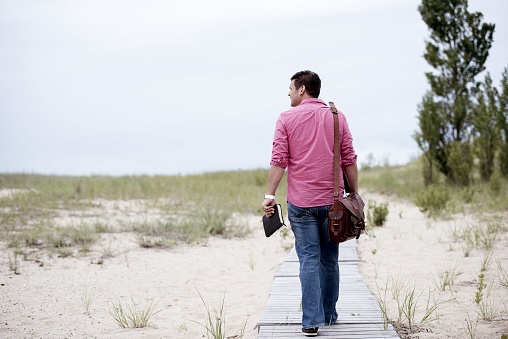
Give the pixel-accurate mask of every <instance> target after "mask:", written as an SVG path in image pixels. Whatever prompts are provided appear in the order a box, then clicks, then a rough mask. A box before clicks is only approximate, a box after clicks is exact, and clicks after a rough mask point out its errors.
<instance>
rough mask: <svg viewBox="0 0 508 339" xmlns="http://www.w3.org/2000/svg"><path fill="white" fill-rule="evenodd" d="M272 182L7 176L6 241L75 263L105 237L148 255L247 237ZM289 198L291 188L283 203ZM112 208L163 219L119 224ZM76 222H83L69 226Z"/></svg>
mask: <svg viewBox="0 0 508 339" xmlns="http://www.w3.org/2000/svg"><path fill="white" fill-rule="evenodd" d="M267 179H268V169H257V170H250V171H228V172H215V173H204V174H196V175H186V176H183V175H173V176H146V175H139V176H121V177H114V176H99V175H92V176H57V175H40V174H27V173H24V174H15V173H6V174H0V190H2V191H3V192H4V193H5V192H7V193H6V194H2V195H0V211H1V212H2V213H0V241H3V242H5V243H6V244H7V246H8V247H11V248H12V247H16V246H17V247H19V246H22V247H23V246H24V247H37V248H44V249H47V250H48V252H49V253H56V254H58V255H59V256H68V255H73V254H75V253H86V252H88V251H90V248H91V246H92V245H93V244H95V243H96V242H97V240H99V239H100V235H101V234H102V233H113V232H133V233H134V234H135V238H136V240H137V242H138V245H139V246H140V247H144V248H150V247H171V246H174V245H176V244H178V243H180V242H186V243H194V242H200V241H206V239H207V238H208V237H210V236H221V237H226V238H228V237H243V236H245V235H247V234H248V233H249V229H248V225H247V222H246V220H245V217H244V216H245V215H252V214H255V215H261V214H262V211H261V206H260V205H261V202H262V197H263V195H264V193H265V192H266V186H267ZM285 192H286V189H285V181H284V183H282V184H281V189H280V190H279V194H278V195H277V199H278V200H280V201H283V200H284V199H285ZM127 202H132V203H130V205H128V203H127ZM126 204H127V205H128V206H127V207H125V205H126ZM106 205H107V206H109V207H110V208H111V206H113V208H116V209H118V210H119V211H124V212H126V213H124V214H129V212H131V214H137V215H148V213H147V211H152V212H153V211H155V215H156V217H155V218H154V217H151V218H150V219H148V218H147V219H144V220H140V218H131V219H128V218H127V219H126V218H114V217H112V216H108V215H107V213H108V212H107V211H106V210H107V208H106V207H105V206H106ZM121 206H123V210H122V207H121ZM129 209H130V210H129ZM135 212H136V213H135ZM73 215H77V216H78V217H80V220H81V219H83V220H84V221H83V222H80V223H77V224H76V223H75V222H73V221H70V219H72V218H70V219H69V218H67V219H65V218H64V216H73ZM150 215H152V216H153V213H152V214H150ZM62 220H67V221H63V222H62Z"/></svg>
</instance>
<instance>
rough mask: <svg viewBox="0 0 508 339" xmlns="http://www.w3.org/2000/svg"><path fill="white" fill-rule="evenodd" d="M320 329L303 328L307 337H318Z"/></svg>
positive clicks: (303, 332)
mask: <svg viewBox="0 0 508 339" xmlns="http://www.w3.org/2000/svg"><path fill="white" fill-rule="evenodd" d="M318 329H319V327H309V328H303V327H302V334H303V335H304V336H306V337H315V336H317V331H318Z"/></svg>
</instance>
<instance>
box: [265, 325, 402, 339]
mask: <svg viewBox="0 0 508 339" xmlns="http://www.w3.org/2000/svg"><path fill="white" fill-rule="evenodd" d="M301 331H302V330H301V326H299V325H285V326H264V327H263V328H260V330H259V333H258V339H265V338H279V339H291V338H302V333H301ZM318 337H329V338H341V339H382V338H399V336H398V335H397V333H396V332H395V331H394V330H393V328H392V327H391V325H389V327H388V330H387V331H385V330H384V329H383V325H379V324H361V325H347V326H341V325H333V326H325V327H321V328H320V329H319V336H318Z"/></svg>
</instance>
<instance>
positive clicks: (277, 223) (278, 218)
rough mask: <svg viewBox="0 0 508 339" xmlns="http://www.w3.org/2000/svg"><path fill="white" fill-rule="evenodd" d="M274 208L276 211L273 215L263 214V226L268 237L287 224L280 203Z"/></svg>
mask: <svg viewBox="0 0 508 339" xmlns="http://www.w3.org/2000/svg"><path fill="white" fill-rule="evenodd" d="M273 209H274V213H273V214H272V216H271V217H267V216H266V214H265V215H263V227H264V229H265V235H266V237H267V238H268V237H269V236H271V235H272V234H274V233H275V232H277V231H278V229H279V228H281V227H282V226H286V224H285V223H284V217H283V216H282V208H281V206H280V204H276V205H274V206H273Z"/></svg>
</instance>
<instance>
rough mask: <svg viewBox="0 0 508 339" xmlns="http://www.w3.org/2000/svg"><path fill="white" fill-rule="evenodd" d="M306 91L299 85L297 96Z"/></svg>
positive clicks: (303, 86)
mask: <svg viewBox="0 0 508 339" xmlns="http://www.w3.org/2000/svg"><path fill="white" fill-rule="evenodd" d="M306 91H307V90H306V89H305V85H301V86H300V88H299V89H298V94H300V95H303V93H305V92H306Z"/></svg>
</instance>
